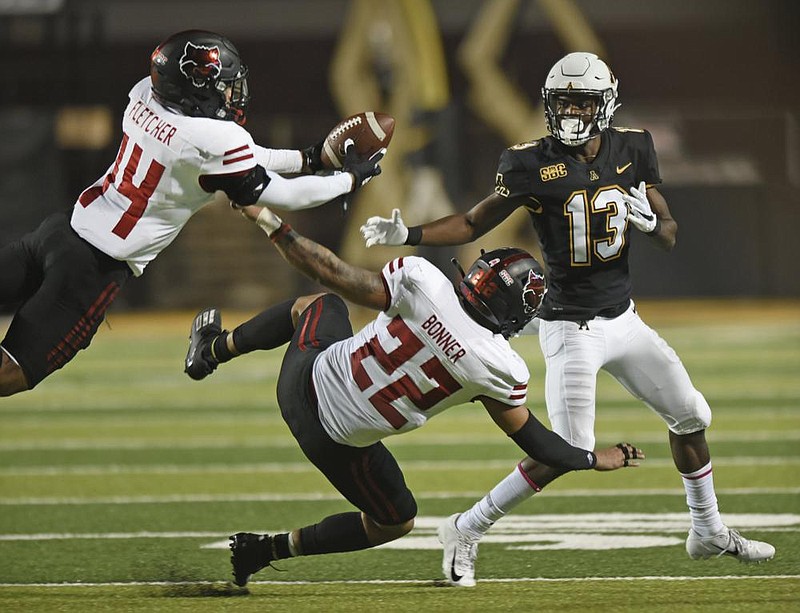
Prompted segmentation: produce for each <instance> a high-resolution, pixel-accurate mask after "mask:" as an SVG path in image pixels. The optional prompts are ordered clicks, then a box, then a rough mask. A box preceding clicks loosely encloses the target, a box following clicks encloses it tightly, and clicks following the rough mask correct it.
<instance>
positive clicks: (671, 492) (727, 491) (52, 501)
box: [0, 487, 800, 506]
mask: <svg viewBox="0 0 800 613" xmlns="http://www.w3.org/2000/svg"><path fill="white" fill-rule="evenodd" d="M485 493H486V492H485V491H484V490H481V491H477V490H474V491H469V490H465V491H445V492H424V491H423V492H415V493H414V497H415V498H416V499H417V500H448V499H451V498H480V497H481V496H483V495H484V494H485ZM766 494H785V495H797V494H800V487H754V488H720V489H718V490H717V495H723V496H758V495H766ZM546 496H547V497H548V498H583V497H595V498H596V497H614V496H686V492H685V491H684V490H683V488H652V489H636V488H631V489H565V490H558V489H552V490H550V489H548V490H547V493H546ZM341 499H342V496H341V494H338V493H336V492H331V493H327V494H322V493H316V492H311V493H308V492H286V493H283V494H267V493H259V494H237V493H230V494H170V495H163V496H146V495H145V496H98V497H78V496H73V497H57V496H53V497H18V498H12V497H3V498H0V506H11V505H22V506H52V505H92V504H111V505H127V504H170V503H192V504H193V503H204V502H307V501H317V500H341Z"/></svg>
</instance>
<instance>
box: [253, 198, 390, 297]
mask: <svg viewBox="0 0 800 613" xmlns="http://www.w3.org/2000/svg"><path fill="white" fill-rule="evenodd" d="M242 214H243V215H244V216H245V217H247V218H248V219H250V220H251V221H254V222H255V223H256V224H257V225H258V226H259V227H260V228H261V229H262V230H264V232H266V233H267V235H268V236H269V237H270V239H271V240H272V242H273V244H274V245H275V247H276V248H277V249H278V251H279V252H280V253H281V255H282V256H283V257H284V259H285V260H286V261H287V262H289V263H290V264H291V265H292V266H294V267H295V268H297V269H298V270H300V271H301V272H303V273H304V274H305V275H306V276H308V277H310V278H311V279H314V280H315V281H317V282H319V283H322V284H323V285H325V286H326V287H329V288H330V289H332V290H333V291H335V292H336V293H337V294H339V295H341V296H342V297H344V298H346V299H347V300H350V301H351V302H354V303H356V304H360V305H362V306H366V307H370V308H373V309H376V310H382V309H384V308H386V305H387V303H388V296H387V295H386V288H385V286H384V284H383V280H382V279H381V275H380V273H377V272H371V271H369V270H365V269H363V268H359V267H358V266H352V265H351V264H348V263H347V262H344V261H343V260H341V259H339V257H337V256H336V254H335V253H333V252H332V251H331V250H330V249H327V248H326V247H323V246H322V245H320V244H318V243H315V242H314V241H312V240H311V239H308V238H306V237H304V236H301V235H299V234H298V233H297V232H295V231H294V230H292V228H291V227H290V226H289V225H288V224H285V223H283V221H282V220H281V218H280V217H278V216H277V215H275V214H274V213H272V211H270V210H269V209H266V208H260V207H257V206H248V207H245V208H243V209H242Z"/></svg>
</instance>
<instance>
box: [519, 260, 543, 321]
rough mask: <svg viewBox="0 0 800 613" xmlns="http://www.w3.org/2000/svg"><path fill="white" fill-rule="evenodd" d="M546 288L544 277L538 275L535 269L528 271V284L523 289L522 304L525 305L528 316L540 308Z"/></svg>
mask: <svg viewBox="0 0 800 613" xmlns="http://www.w3.org/2000/svg"><path fill="white" fill-rule="evenodd" d="M546 288H547V285H546V283H545V281H544V275H540V274H538V273H537V272H536V271H535V270H533V269H531V270H530V271H528V282H527V283H525V287H524V288H523V289H522V302H523V304H524V305H525V313H526V314H529V313H533V312H535V311H536V309H538V308H539V304H540V303H541V302H542V296H544V292H545V289H546Z"/></svg>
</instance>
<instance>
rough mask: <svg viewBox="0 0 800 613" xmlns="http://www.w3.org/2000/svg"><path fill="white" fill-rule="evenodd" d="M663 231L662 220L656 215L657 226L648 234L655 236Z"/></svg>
mask: <svg viewBox="0 0 800 613" xmlns="http://www.w3.org/2000/svg"><path fill="white" fill-rule="evenodd" d="M660 231H661V220H660V219H658V218H657V217H656V225H655V227H654V228H653V229H652V230H650V232H648V233H647V236H655V235H656V234H658V233H659V232H660Z"/></svg>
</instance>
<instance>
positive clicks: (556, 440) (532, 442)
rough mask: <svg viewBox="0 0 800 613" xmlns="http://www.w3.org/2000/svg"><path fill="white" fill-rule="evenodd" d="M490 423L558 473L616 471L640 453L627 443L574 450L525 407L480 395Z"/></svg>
mask: <svg viewBox="0 0 800 613" xmlns="http://www.w3.org/2000/svg"><path fill="white" fill-rule="evenodd" d="M479 399H480V401H481V402H482V403H483V405H484V406H485V407H486V410H487V411H488V413H489V415H491V417H492V420H494V422H495V423H496V424H497V425H498V426H499V427H500V429H501V430H503V432H505V433H506V434H507V435H508V436H509V437H510V438H511V439H512V440H513V441H514V442H515V443H516V444H517V446H519V448H520V449H522V450H523V451H524V452H525V453H527V454H528V456H529V457H530V458H532V459H534V460H536V461H537V462H540V463H542V464H546V465H547V466H550V467H551V468H555V469H559V470H567V471H569V470H588V469H592V468H593V469H594V470H600V471H606V470H616V469H618V468H624V467H628V466H638V465H639V464H638V460H643V459H644V452H643V451H642V450H641V449H638V448H637V447H634V446H633V445H631V444H629V443H620V444H619V445H616V446H615V447H609V448H606V449H599V450H597V451H595V452H592V451H588V450H586V449H581V448H580V447H574V446H573V445H570V444H569V443H568V442H567V441H565V440H564V439H563V438H561V437H560V436H559V435H558V434H556V433H555V432H553V431H552V430H548V429H547V428H546V427H545V426H544V425H543V424H542V423H541V422H540V421H539V420H538V419H536V417H534V415H533V414H532V413H531V412H530V411H529V410H528V408H527V407H525V406H516V407H512V406H509V405H506V404H503V403H502V402H499V401H497V400H494V399H493V398H489V397H487V396H481V397H480V398H479Z"/></svg>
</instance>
